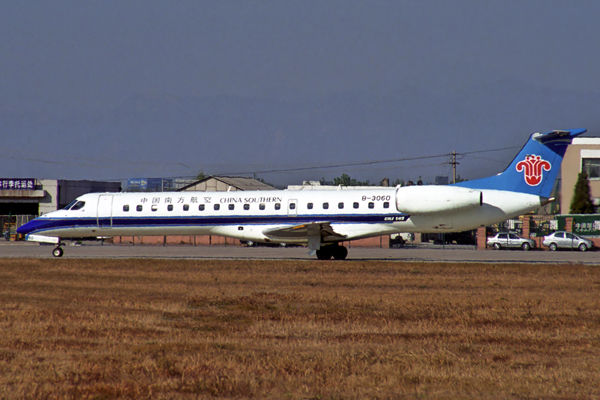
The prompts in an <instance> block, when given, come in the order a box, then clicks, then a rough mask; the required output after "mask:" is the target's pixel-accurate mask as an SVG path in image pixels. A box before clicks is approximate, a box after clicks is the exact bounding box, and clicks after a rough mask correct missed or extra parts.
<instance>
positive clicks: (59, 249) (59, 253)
mask: <svg viewBox="0 0 600 400" xmlns="http://www.w3.org/2000/svg"><path fill="white" fill-rule="evenodd" d="M63 253H64V252H63V249H62V247H60V246H56V247H55V248H54V250H52V255H53V256H54V257H62V256H63Z"/></svg>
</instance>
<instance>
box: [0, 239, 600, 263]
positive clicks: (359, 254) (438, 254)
mask: <svg viewBox="0 0 600 400" xmlns="http://www.w3.org/2000/svg"><path fill="white" fill-rule="evenodd" d="M52 249H53V246H47V245H44V246H43V245H39V244H36V243H26V242H0V258H7V257H10V258H53V257H52V254H51V253H52ZM63 258H169V259H178V258H179V259H244V258H248V259H297V260H299V259H305V260H316V257H314V256H309V255H308V250H307V249H306V248H303V247H292V248H276V247H275V248H271V247H252V248H249V247H240V246H186V245H181V246H176V245H172V246H148V245H147V246H126V245H104V246H102V245H99V244H90V245H82V246H64V256H63ZM348 260H390V261H395V260H398V261H400V260H404V261H447V262H541V263H573V264H596V265H600V251H598V252H596V251H587V252H583V253H582V252H579V251H555V252H551V251H542V250H531V251H520V250H500V251H496V250H474V249H473V248H472V247H466V246H445V248H442V246H434V245H425V246H419V247H414V248H399V249H387V248H383V249H378V248H350V249H348Z"/></svg>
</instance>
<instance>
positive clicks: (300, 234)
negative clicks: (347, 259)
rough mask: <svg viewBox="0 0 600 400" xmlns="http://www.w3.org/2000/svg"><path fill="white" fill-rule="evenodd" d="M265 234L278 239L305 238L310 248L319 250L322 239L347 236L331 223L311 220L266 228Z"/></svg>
mask: <svg viewBox="0 0 600 400" xmlns="http://www.w3.org/2000/svg"><path fill="white" fill-rule="evenodd" d="M263 234H264V235H265V236H267V237H269V238H277V239H303V238H306V239H307V241H308V248H309V249H311V250H318V249H320V248H321V240H322V238H324V237H327V238H330V239H335V238H338V239H340V240H341V239H344V238H345V237H346V236H345V235H341V234H339V233H337V232H335V230H334V229H333V227H332V226H331V223H330V222H328V221H325V222H310V223H308V224H299V225H286V226H282V227H278V228H271V229H266V230H264V231H263Z"/></svg>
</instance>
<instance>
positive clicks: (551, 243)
mask: <svg viewBox="0 0 600 400" xmlns="http://www.w3.org/2000/svg"><path fill="white" fill-rule="evenodd" d="M542 244H543V245H544V246H547V247H548V248H549V249H550V250H557V249H579V251H586V250H588V249H591V248H593V247H594V243H593V242H592V241H591V240H589V239H586V238H582V237H581V236H577V235H576V234H574V233H571V232H564V231H556V232H554V233H551V234H550V235H548V236H544V240H543V241H542Z"/></svg>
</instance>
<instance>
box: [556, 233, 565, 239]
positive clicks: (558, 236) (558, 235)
mask: <svg viewBox="0 0 600 400" xmlns="http://www.w3.org/2000/svg"><path fill="white" fill-rule="evenodd" d="M554 237H555V238H564V237H565V234H564V233H562V232H560V233H557V234H556V235H554Z"/></svg>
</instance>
